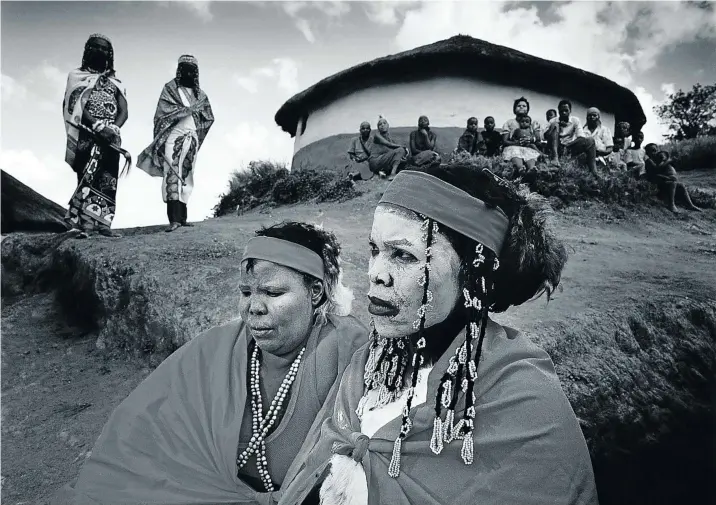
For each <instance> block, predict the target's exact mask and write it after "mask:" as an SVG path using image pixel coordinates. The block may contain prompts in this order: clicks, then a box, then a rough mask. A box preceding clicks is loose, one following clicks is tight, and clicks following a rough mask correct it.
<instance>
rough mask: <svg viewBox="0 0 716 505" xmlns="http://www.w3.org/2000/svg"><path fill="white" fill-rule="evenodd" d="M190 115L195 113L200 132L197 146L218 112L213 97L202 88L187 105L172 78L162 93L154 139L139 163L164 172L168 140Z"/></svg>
mask: <svg viewBox="0 0 716 505" xmlns="http://www.w3.org/2000/svg"><path fill="white" fill-rule="evenodd" d="M188 115H192V116H193V117H194V122H195V124H196V133H197V136H198V138H199V145H198V147H197V150H198V149H199V148H201V145H202V144H203V143H204V139H205V138H206V135H207V133H209V129H210V128H211V125H212V124H214V113H213V111H212V110H211V104H210V103H209V97H207V96H206V93H204V91H203V90H199V96H198V97H197V100H196V102H194V103H193V104H192V105H191V106H190V107H186V106H184V104H183V103H182V100H181V96H179V88H178V86H177V83H176V80H175V79H172V80H171V81H169V82H168V83H166V84H165V85H164V89H162V94H161V95H160V96H159V102H158V103H157V109H156V111H155V113H154V140H153V141H152V143H151V144H149V147H147V148H146V149H145V150H144V151H142V153H141V154H140V155H139V157H138V158H137V166H138V167H139V168H141V169H142V170H144V171H145V172H147V173H148V174H149V175H151V176H154V177H163V176H164V167H163V164H162V163H163V160H164V144H165V143H166V142H167V139H168V138H169V134H170V133H171V131H172V128H173V127H174V126H175V125H176V124H177V123H178V122H179V121H180V120H181V119H183V118H185V117H186V116H188Z"/></svg>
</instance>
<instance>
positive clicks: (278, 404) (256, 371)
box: [236, 346, 306, 492]
mask: <svg viewBox="0 0 716 505" xmlns="http://www.w3.org/2000/svg"><path fill="white" fill-rule="evenodd" d="M305 351H306V348H305V347H304V348H303V349H301V352H299V353H298V356H297V357H296V359H295V360H294V361H293V363H291V366H290V368H289V370H288V373H287V374H286V377H284V379H283V381H282V382H281V386H279V388H278V391H277V392H276V396H275V397H274V399H273V400H272V401H271V405H270V406H269V409H268V412H267V413H266V416H265V417H264V415H263V399H262V397H261V374H260V372H261V361H260V355H259V349H258V346H255V347H254V351H253V353H252V354H251V364H250V366H249V369H250V370H251V377H250V384H249V388H250V390H251V440H250V441H249V446H248V447H247V448H246V449H244V451H243V452H242V453H241V454H239V456H238V457H237V458H236V465H237V470H240V469H241V468H243V467H244V466H245V465H246V464H247V463H248V462H249V459H250V458H251V456H252V455H254V453H255V454H256V467H257V469H258V472H259V476H260V477H261V481H262V482H263V484H264V487H265V488H266V491H268V492H272V491H274V487H273V483H272V482H271V476H270V474H269V471H268V460H267V459H266V436H267V435H268V433H269V431H270V430H271V428H272V427H273V425H274V424H276V421H277V420H278V417H279V414H280V413H281V408H282V407H283V403H284V401H285V400H286V397H287V396H288V393H289V391H290V389H291V386H292V385H293V382H294V381H295V380H296V376H297V375H298V368H299V366H300V365H301V359H302V358H303V353H304V352H305Z"/></svg>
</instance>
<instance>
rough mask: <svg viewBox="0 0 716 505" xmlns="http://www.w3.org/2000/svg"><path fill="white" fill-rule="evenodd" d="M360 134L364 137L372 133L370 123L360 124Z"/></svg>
mask: <svg viewBox="0 0 716 505" xmlns="http://www.w3.org/2000/svg"><path fill="white" fill-rule="evenodd" d="M360 134H361V135H362V136H363V137H368V135H370V125H369V124H368V123H363V124H361V125H360Z"/></svg>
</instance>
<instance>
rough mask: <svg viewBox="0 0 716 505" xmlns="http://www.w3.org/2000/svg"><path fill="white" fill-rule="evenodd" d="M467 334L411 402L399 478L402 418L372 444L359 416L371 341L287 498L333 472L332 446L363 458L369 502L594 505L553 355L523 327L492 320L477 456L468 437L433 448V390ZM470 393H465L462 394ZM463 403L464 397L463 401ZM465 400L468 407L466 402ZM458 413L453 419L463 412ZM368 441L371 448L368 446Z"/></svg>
mask: <svg viewBox="0 0 716 505" xmlns="http://www.w3.org/2000/svg"><path fill="white" fill-rule="evenodd" d="M463 341H464V331H463V334H462V335H461V336H459V337H458V338H457V339H456V340H455V342H454V343H453V344H452V345H451V348H450V349H448V351H447V352H446V353H445V354H444V355H443V357H442V358H441V359H440V360H439V361H438V362H437V363H436V365H435V367H434V368H433V370H432V371H431V372H430V375H429V378H428V397H427V401H426V403H423V404H421V405H417V406H414V407H413V408H412V409H411V417H412V419H413V428H412V431H411V432H410V434H409V435H408V436H407V438H406V439H405V440H404V441H403V444H402V451H401V455H402V456H401V464H400V475H399V476H398V477H397V478H391V477H389V476H388V465H389V464H390V459H391V454H392V451H393V442H394V440H395V438H396V437H397V436H398V433H399V430H400V422H401V419H400V417H396V418H395V419H393V420H391V421H389V422H388V424H386V425H385V426H383V427H382V428H380V429H379V430H378V431H377V432H376V433H375V434H374V436H373V437H372V438H370V439H369V440H368V441H367V444H366V443H365V442H366V437H365V436H364V435H362V434H361V433H360V431H361V428H360V420H359V419H358V417H357V415H356V412H355V411H356V408H357V406H358V402H359V401H360V399H361V396H362V394H363V370H364V366H365V363H366V360H367V357H368V346H365V347H364V348H363V349H361V350H359V351H358V352H357V353H356V354H355V355H354V357H353V360H352V361H351V364H350V365H349V366H348V368H347V369H346V372H345V374H344V375H343V380H342V381H341V385H340V389H339V392H338V397H337V399H336V404H335V408H334V411H333V415H332V416H331V417H330V418H329V419H327V420H326V422H325V423H324V424H323V426H322V428H321V431H320V434H319V436H318V437H317V438H316V439H314V440H312V441H311V444H312V446H313V447H312V449H311V450H310V452H309V453H308V454H306V456H305V462H304V463H303V464H302V465H301V466H300V467H297V466H296V465H294V468H299V471H298V473H297V474H296V475H295V476H294V475H287V476H286V479H287V480H288V479H289V477H290V478H291V480H292V483H291V484H290V485H289V486H288V488H284V493H283V496H282V498H281V500H280V501H279V505H297V504H300V503H301V502H302V500H303V499H304V497H305V496H307V495H308V494H309V493H310V492H311V490H312V489H313V488H314V486H316V485H317V484H318V483H319V482H320V481H321V479H323V478H325V476H326V475H327V473H328V470H329V468H328V465H329V460H330V458H331V455H332V453H335V454H343V455H352V457H353V458H354V459H356V460H358V461H360V462H362V465H363V469H364V470H365V474H366V478H367V484H368V502H367V503H368V504H369V505H378V504H391V505H409V504H410V505H418V504H420V505H438V504H441V505H471V504H478V505H505V504H511V505H523V504H525V505H526V504H530V505H531V504H534V505H546V504H565V505H566V504H596V503H597V495H596V487H595V483H594V476H593V473H592V466H591V462H590V458H589V452H588V450H587V445H586V443H585V441H584V437H583V435H582V432H581V430H580V428H579V424H578V422H577V419H576V416H575V415H574V412H573V411H572V408H571V406H570V404H569V402H568V400H567V398H566V396H565V394H564V392H563V391H562V388H561V386H560V384H559V380H558V378H557V375H556V373H555V371H554V366H553V364H552V361H551V360H550V358H549V356H548V355H547V354H546V353H545V352H544V351H543V350H541V349H540V348H538V347H537V346H535V345H534V344H532V343H531V342H529V340H527V339H526V338H525V337H524V336H523V335H521V334H519V333H517V332H516V331H514V330H512V329H509V328H503V327H501V326H499V325H497V324H496V323H493V322H491V323H490V326H489V327H488V330H487V335H486V339H485V348H484V349H483V358H482V359H481V363H480V366H479V368H478V379H477V382H476V384H475V394H476V396H477V402H476V413H477V415H476V418H475V423H476V424H475V434H474V436H475V446H474V447H475V449H474V450H475V460H474V462H473V464H472V465H465V464H464V463H463V461H462V459H461V457H460V449H461V444H462V442H461V441H460V440H454V441H453V442H451V443H450V444H447V445H446V446H445V448H444V449H443V451H442V453H441V454H440V455H435V454H433V452H432V451H431V450H430V447H429V444H430V438H431V435H432V431H433V418H434V405H435V391H436V390H437V386H438V382H439V380H440V378H441V376H442V374H443V373H444V371H445V369H446V368H447V363H448V359H449V357H450V356H452V355H453V354H454V351H455V349H456V348H457V346H458V345H459V344H461V343H462V342H463ZM463 396H464V395H463ZM460 403H461V404H460ZM460 403H458V407H459V408H460V409H462V408H463V407H464V399H463V400H462V401H461V402H460ZM459 412H460V415H458V412H457V411H456V416H455V421H456V422H457V421H458V420H459V419H461V418H462V410H460V411H459ZM366 447H367V450H366Z"/></svg>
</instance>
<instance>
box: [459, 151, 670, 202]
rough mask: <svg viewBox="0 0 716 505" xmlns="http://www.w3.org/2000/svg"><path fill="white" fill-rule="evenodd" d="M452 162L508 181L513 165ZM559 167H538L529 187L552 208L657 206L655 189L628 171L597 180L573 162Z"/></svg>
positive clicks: (466, 158) (478, 159) (465, 158)
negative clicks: (588, 202) (573, 205)
mask: <svg viewBox="0 0 716 505" xmlns="http://www.w3.org/2000/svg"><path fill="white" fill-rule="evenodd" d="M452 159H453V160H454V161H460V162H464V163H470V164H471V165H473V166H474V167H475V168H476V169H483V168H487V169H489V170H491V171H492V172H494V173H495V174H496V175H498V176H500V177H504V178H507V179H509V178H511V177H510V174H511V173H512V170H513V169H512V163H510V162H509V161H504V160H502V159H501V158H499V157H495V158H485V157H483V156H470V155H469V154H465V153H461V154H454V155H453V156H452ZM561 165H562V166H561V168H556V167H551V166H549V165H547V164H546V163H542V162H541V163H538V164H537V170H538V176H537V178H536V180H534V181H532V182H530V183H529V186H530V189H531V190H532V191H536V192H537V193H540V194H541V195H543V196H545V197H546V198H549V199H550V201H551V203H552V205H553V206H554V207H557V208H559V207H562V206H564V205H569V204H571V203H574V202H580V201H584V200H599V201H602V202H604V203H613V204H619V205H634V204H639V203H644V202H646V201H650V200H651V201H653V202H654V203H656V199H655V197H656V195H657V191H656V187H655V186H654V185H652V184H650V183H649V182H647V181H645V180H639V179H636V178H635V177H634V175H633V174H632V173H631V172H630V171H625V172H616V171H615V172H609V173H608V172H606V171H600V172H599V176H595V175H593V174H591V173H590V172H589V171H588V170H587V169H586V168H584V167H583V166H580V165H579V164H578V163H577V162H576V161H575V160H573V159H563V160H561Z"/></svg>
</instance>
